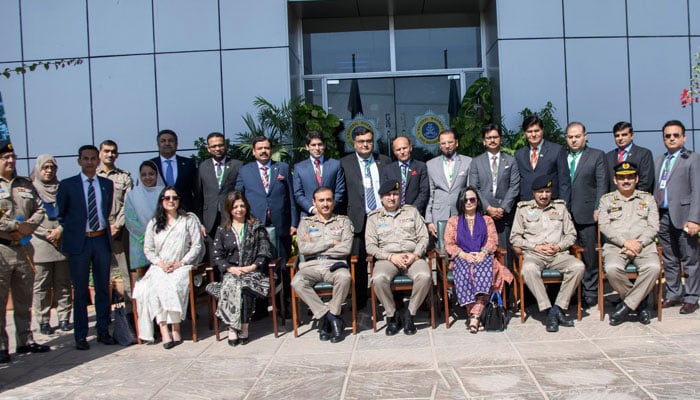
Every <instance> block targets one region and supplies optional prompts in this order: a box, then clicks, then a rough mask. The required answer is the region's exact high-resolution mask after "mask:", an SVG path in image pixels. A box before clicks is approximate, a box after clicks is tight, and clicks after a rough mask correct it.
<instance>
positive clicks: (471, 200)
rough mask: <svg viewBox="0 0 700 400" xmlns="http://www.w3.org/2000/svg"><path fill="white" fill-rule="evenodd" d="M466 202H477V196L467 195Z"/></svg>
mask: <svg viewBox="0 0 700 400" xmlns="http://www.w3.org/2000/svg"><path fill="white" fill-rule="evenodd" d="M464 201H465V202H466V203H476V197H467V198H465V199H464Z"/></svg>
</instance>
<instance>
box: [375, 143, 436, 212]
mask: <svg viewBox="0 0 700 400" xmlns="http://www.w3.org/2000/svg"><path fill="white" fill-rule="evenodd" d="M391 148H392V150H393V151H394V156H396V159H397V161H396V162H392V163H391V164H389V165H387V166H386V168H384V169H383V170H382V181H398V182H400V183H401V190H400V192H399V193H400V194H401V204H400V205H401V206H402V205H404V204H410V205H412V206H414V207H415V208H417V209H418V211H419V212H420V215H425V209H426V208H427V207H428V200H429V199H430V181H429V180H428V168H427V167H426V166H425V163H424V162H422V161H419V160H414V159H412V158H411V152H412V151H413V146H412V145H411V141H410V140H408V138H407V137H406V136H398V137H396V139H394V140H393V141H392V143H391Z"/></svg>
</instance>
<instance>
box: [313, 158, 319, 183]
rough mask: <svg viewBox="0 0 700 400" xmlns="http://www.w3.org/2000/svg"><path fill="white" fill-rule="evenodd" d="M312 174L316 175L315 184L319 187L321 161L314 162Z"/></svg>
mask: <svg viewBox="0 0 700 400" xmlns="http://www.w3.org/2000/svg"><path fill="white" fill-rule="evenodd" d="M314 172H315V173H316V183H318V186H321V161H319V160H314Z"/></svg>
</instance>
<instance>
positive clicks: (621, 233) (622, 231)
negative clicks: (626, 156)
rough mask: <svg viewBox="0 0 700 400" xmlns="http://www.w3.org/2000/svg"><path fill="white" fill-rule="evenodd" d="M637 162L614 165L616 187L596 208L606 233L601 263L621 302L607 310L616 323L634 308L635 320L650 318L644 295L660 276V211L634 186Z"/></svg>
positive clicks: (650, 197) (648, 321)
mask: <svg viewBox="0 0 700 400" xmlns="http://www.w3.org/2000/svg"><path fill="white" fill-rule="evenodd" d="M637 171H638V168H637V165H636V164H634V163H632V162H621V163H619V164H617V165H616V166H615V176H614V177H613V180H614V182H615V185H616V186H617V190H616V191H614V192H611V193H608V194H605V195H603V197H601V199H600V206H599V207H598V210H600V213H599V215H598V224H599V226H600V233H601V235H603V236H604V237H605V244H604V245H603V266H604V268H605V273H606V275H607V276H608V282H610V285H611V286H612V287H613V289H615V291H617V292H618V293H619V294H620V298H621V299H622V302H621V303H620V305H618V307H617V309H616V310H615V312H613V313H611V314H610V318H609V321H610V325H613V326H615V325H619V324H621V323H623V322H624V321H625V319H626V318H627V315H628V314H629V313H630V312H632V311H633V310H636V313H637V320H638V321H639V322H641V323H642V324H644V325H647V324H649V323H650V322H651V316H650V315H649V311H647V309H646V298H647V295H649V292H651V290H652V289H653V288H654V283H655V282H656V278H657V277H658V276H659V269H660V268H661V266H660V265H659V255H658V254H657V251H656V243H655V242H654V238H655V237H656V234H657V232H658V230H659V211H658V209H657V207H656V201H655V200H654V196H652V195H651V194H649V193H647V192H643V191H641V190H636V187H637V183H638V182H639V174H638V172H637ZM629 263H632V264H634V265H635V266H636V267H637V270H638V271H639V276H638V277H637V279H635V281H634V284H633V283H632V282H630V280H629V278H627V272H626V271H625V267H626V266H627V264H629Z"/></svg>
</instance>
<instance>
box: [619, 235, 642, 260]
mask: <svg viewBox="0 0 700 400" xmlns="http://www.w3.org/2000/svg"><path fill="white" fill-rule="evenodd" d="M641 252H642V243H640V242H639V240H636V239H627V240H625V244H623V245H622V248H621V249H620V254H624V255H626V256H628V257H629V258H635V257H637V256H638V255H639V253H641Z"/></svg>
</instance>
